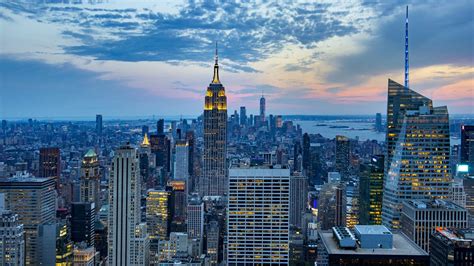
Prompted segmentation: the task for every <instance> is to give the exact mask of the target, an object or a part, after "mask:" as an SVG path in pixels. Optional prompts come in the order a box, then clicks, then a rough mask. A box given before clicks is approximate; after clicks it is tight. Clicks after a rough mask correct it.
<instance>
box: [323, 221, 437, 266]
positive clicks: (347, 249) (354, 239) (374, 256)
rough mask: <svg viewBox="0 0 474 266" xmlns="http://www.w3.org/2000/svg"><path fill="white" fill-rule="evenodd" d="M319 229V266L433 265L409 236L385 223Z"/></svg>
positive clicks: (424, 252)
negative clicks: (383, 224) (391, 230)
mask: <svg viewBox="0 0 474 266" xmlns="http://www.w3.org/2000/svg"><path fill="white" fill-rule="evenodd" d="M354 232H355V233H353V232H352V231H351V230H349V229H348V228H347V227H333V228H332V229H331V230H326V231H319V240H318V252H317V253H318V258H317V265H318V266H329V265H426V266H428V265H430V261H429V255H428V253H427V252H426V251H424V250H423V249H421V248H420V247H418V246H417V245H416V244H415V243H414V242H413V241H411V240H410V239H408V238H407V237H406V236H405V235H403V234H400V233H395V232H390V231H389V230H388V229H387V228H386V227H385V226H381V225H369V226H359V225H356V226H355V228H354Z"/></svg>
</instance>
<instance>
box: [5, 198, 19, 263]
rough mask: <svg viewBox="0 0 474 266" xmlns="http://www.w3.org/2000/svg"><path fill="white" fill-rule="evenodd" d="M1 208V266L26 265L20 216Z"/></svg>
mask: <svg viewBox="0 0 474 266" xmlns="http://www.w3.org/2000/svg"><path fill="white" fill-rule="evenodd" d="M0 200H1V201H2V204H1V205H2V206H0V265H9V266H23V265H25V238H24V233H25V231H24V229H23V224H21V223H20V221H19V217H18V214H15V213H13V212H12V211H9V210H5V209H3V203H4V202H3V200H4V199H3V195H2V196H1V199H0Z"/></svg>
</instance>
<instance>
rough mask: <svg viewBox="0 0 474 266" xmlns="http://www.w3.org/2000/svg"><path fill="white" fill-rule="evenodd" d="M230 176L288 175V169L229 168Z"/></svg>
mask: <svg viewBox="0 0 474 266" xmlns="http://www.w3.org/2000/svg"><path fill="white" fill-rule="evenodd" d="M229 176H230V177H249V176H252V177H274V176H287V177H289V176H290V169H277V168H270V167H249V168H231V169H230V170H229Z"/></svg>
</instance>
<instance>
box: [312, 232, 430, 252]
mask: <svg viewBox="0 0 474 266" xmlns="http://www.w3.org/2000/svg"><path fill="white" fill-rule="evenodd" d="M319 235H320V237H321V241H322V242H323V244H324V246H325V247H326V249H327V251H328V254H338V255H384V256H428V253H426V251H424V250H423V249H421V248H420V247H419V246H418V245H416V244H415V243H414V242H413V241H411V240H410V239H408V238H407V237H406V236H404V235H402V234H399V233H394V234H393V248H391V249H390V248H387V249H382V248H379V249H377V248H376V249H372V248H357V249H341V248H339V246H338V244H337V241H336V240H335V239H334V238H333V234H332V232H331V231H320V232H319Z"/></svg>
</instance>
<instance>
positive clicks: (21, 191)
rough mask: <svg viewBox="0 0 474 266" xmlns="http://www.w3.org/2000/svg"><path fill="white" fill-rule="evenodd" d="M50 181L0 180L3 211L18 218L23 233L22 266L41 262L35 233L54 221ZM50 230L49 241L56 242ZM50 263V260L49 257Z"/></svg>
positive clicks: (29, 178) (31, 179)
mask: <svg viewBox="0 0 474 266" xmlns="http://www.w3.org/2000/svg"><path fill="white" fill-rule="evenodd" d="M55 184H56V182H55V179H54V177H49V178H37V177H32V176H15V177H10V178H2V179H0V193H4V194H5V209H8V210H11V211H12V212H14V213H16V214H18V219H19V223H20V224H23V229H24V231H25V265H34V264H35V263H37V262H38V261H41V257H40V255H41V254H42V253H43V250H42V247H41V245H40V242H41V240H40V237H39V230H40V227H41V226H42V225H45V224H49V223H54V222H55V217H56V195H57V194H56V190H55ZM55 232H56V231H55V230H54V231H53V233H52V236H51V238H52V239H53V243H54V241H55V239H56V233H55ZM52 259H53V261H54V256H53V258H52Z"/></svg>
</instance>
